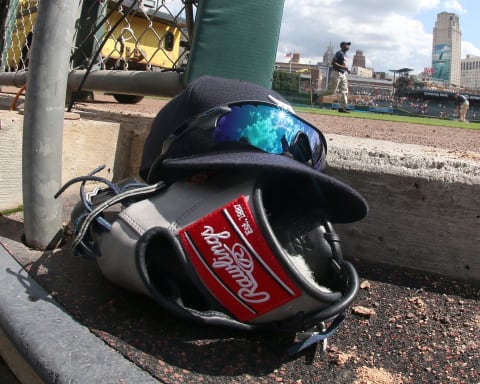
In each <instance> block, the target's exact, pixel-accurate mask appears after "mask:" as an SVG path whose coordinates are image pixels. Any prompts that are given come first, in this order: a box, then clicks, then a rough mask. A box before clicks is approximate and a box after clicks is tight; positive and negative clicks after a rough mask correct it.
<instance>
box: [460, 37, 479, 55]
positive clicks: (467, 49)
mask: <svg viewBox="0 0 480 384" xmlns="http://www.w3.org/2000/svg"><path fill="white" fill-rule="evenodd" d="M467 55H472V56H480V49H479V48H477V47H475V46H474V45H473V44H472V43H471V42H469V41H462V59H464V58H465V57H466V56H467Z"/></svg>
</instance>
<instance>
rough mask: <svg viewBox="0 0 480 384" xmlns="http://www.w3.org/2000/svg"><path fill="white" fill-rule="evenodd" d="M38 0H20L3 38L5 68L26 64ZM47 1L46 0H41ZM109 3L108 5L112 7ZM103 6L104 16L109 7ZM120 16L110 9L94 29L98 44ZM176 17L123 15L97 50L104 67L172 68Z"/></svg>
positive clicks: (146, 12)
mask: <svg viewBox="0 0 480 384" xmlns="http://www.w3.org/2000/svg"><path fill="white" fill-rule="evenodd" d="M39 1H42V0H20V1H19V3H18V9H17V12H16V19H15V23H14V25H13V28H11V33H10V35H9V39H8V40H9V41H7V44H8V45H7V46H8V47H9V48H8V50H7V60H6V63H7V68H6V70H7V71H18V70H21V69H24V68H26V67H28V52H29V49H30V46H31V43H32V34H33V33H34V30H35V22H36V19H37V11H38V9H37V8H38V7H37V6H38V3H39ZM43 1H50V0H43ZM113 5H114V3H113V2H109V5H108V7H111V6H113ZM108 7H105V9H104V10H103V13H104V14H105V15H106V14H107V13H108V12H109V10H110V9H109V8H108ZM123 16H124V15H123V14H122V13H120V12H114V13H113V14H112V15H111V16H110V17H109V18H108V19H107V21H106V22H105V24H104V28H103V32H102V30H101V31H100V32H97V35H96V39H98V40H99V41H98V43H97V44H98V45H100V44H102V43H103V41H102V39H103V37H105V36H106V35H107V33H109V32H110V30H111V28H113V26H115V24H116V23H117V22H118V21H120V19H121V18H122V17H123ZM178 22H179V21H178V20H173V18H172V17H171V16H170V15H168V14H166V13H161V12H156V9H147V10H138V9H137V10H136V11H135V12H134V13H130V14H127V15H126V17H124V18H123V20H121V21H120V22H119V24H118V26H116V27H115V30H113V32H112V33H111V34H110V35H109V37H108V38H107V41H106V42H105V44H104V46H103V47H102V50H101V56H102V62H103V63H104V67H105V69H113V68H115V69H135V70H145V69H154V68H158V69H172V68H174V67H175V66H177V65H178V64H179V63H178V61H179V57H180V51H181V48H180V42H181V38H182V32H181V29H180V28H182V25H178Z"/></svg>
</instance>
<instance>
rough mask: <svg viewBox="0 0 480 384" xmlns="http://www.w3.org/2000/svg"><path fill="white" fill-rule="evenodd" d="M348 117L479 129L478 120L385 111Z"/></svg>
mask: <svg viewBox="0 0 480 384" xmlns="http://www.w3.org/2000/svg"><path fill="white" fill-rule="evenodd" d="M295 111H296V112H305V113H317V114H319V115H331V116H345V115H339V113H338V111H337V110H336V109H322V108H315V107H295ZM348 117H353V118H357V119H367V120H383V121H397V122H400V123H408V124H423V125H434V126H437V127H438V126H441V127H452V128H464V129H478V130H480V124H479V123H478V122H474V123H463V122H461V121H458V120H445V119H437V118H434V117H416V116H400V115H390V114H387V113H369V112H355V111H351V112H350V113H349V114H348Z"/></svg>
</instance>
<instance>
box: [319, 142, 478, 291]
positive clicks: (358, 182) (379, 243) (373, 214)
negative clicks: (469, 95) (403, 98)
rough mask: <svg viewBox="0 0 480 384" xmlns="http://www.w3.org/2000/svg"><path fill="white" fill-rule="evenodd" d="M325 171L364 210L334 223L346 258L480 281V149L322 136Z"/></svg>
mask: <svg viewBox="0 0 480 384" xmlns="http://www.w3.org/2000/svg"><path fill="white" fill-rule="evenodd" d="M327 140H328V142H329V153H328V159H329V160H328V162H329V168H328V171H327V173H328V174H330V175H332V176H334V177H337V178H338V179H340V180H343V181H345V182H346V183H347V184H349V185H351V186H352V187H354V188H356V189H357V190H358V191H359V192H361V193H362V194H363V196H364V197H365V198H366V199H367V201H368V203H369V205H370V213H369V215H368V217H367V218H366V219H365V220H362V221H361V222H358V223H354V224H348V225H336V229H337V230H338V232H339V233H340V234H341V236H342V238H343V248H344V250H345V253H346V255H347V256H348V257H355V258H359V259H363V260H371V261H375V262H381V263H386V264H391V265H395V266H399V267H407V268H413V269H417V270H421V271H425V272H429V273H435V274H441V275H443V276H447V277H451V278H452V279H461V280H470V281H476V282H480V257H479V256H480V153H473V152H459V151H456V152H455V151H447V150H443V149H438V148H432V147H424V146H418V145H407V144H398V143H392V142H385V141H378V140H370V139H359V138H352V137H345V136H339V135H327Z"/></svg>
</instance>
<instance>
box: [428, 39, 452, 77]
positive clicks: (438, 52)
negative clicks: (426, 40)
mask: <svg viewBox="0 0 480 384" xmlns="http://www.w3.org/2000/svg"><path fill="white" fill-rule="evenodd" d="M432 66H433V78H434V79H437V80H443V81H449V80H450V71H451V66H452V47H451V46H450V45H449V44H438V45H436V46H435V47H434V48H433V58H432Z"/></svg>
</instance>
